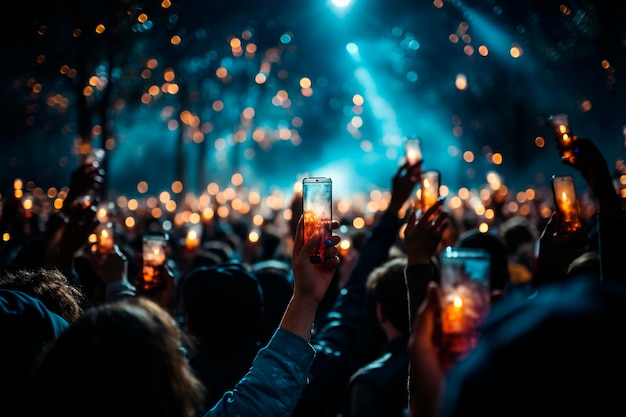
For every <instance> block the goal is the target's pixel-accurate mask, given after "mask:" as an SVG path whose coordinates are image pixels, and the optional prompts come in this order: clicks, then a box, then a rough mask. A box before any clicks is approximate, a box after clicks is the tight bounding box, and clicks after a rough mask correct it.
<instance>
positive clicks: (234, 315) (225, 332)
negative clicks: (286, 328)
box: [180, 262, 263, 351]
mask: <svg viewBox="0 0 626 417" xmlns="http://www.w3.org/2000/svg"><path fill="white" fill-rule="evenodd" d="M180 285H181V291H180V297H181V298H182V299H181V300H180V305H181V306H182V310H183V311H182V313H183V314H184V315H185V321H186V323H187V329H188V331H189V333H190V334H191V335H192V336H194V338H196V339H197V340H198V341H199V343H200V345H201V346H202V347H204V348H210V349H215V350H219V351H228V350H232V349H239V348H242V345H250V344H251V343H252V344H254V343H256V342H257V340H258V337H259V329H260V325H261V320H262V317H263V291H262V289H261V286H260V284H259V282H258V280H257V279H256V277H255V276H254V274H253V273H252V272H251V271H250V270H248V269H247V268H246V267H245V266H244V265H243V264H241V263H238V262H230V263H221V264H218V265H216V266H212V267H198V268H195V269H193V270H191V271H190V272H189V273H188V274H187V275H186V276H185V277H183V280H182V282H181V283H180Z"/></svg>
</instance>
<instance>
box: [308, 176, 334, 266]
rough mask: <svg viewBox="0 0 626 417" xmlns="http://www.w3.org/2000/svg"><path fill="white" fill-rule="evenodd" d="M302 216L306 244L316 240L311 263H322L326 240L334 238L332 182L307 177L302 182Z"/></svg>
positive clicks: (324, 178)
mask: <svg viewBox="0 0 626 417" xmlns="http://www.w3.org/2000/svg"><path fill="white" fill-rule="evenodd" d="M302 214H303V216H304V242H305V243H306V242H308V241H309V240H311V239H316V240H317V242H316V244H315V248H314V250H313V253H311V255H310V260H311V263H316V264H319V263H322V262H323V260H324V255H325V251H326V240H328V239H330V237H331V236H332V180H331V179H330V178H328V177H307V178H304V179H303V180H302Z"/></svg>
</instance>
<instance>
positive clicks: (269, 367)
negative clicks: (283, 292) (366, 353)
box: [204, 329, 315, 417]
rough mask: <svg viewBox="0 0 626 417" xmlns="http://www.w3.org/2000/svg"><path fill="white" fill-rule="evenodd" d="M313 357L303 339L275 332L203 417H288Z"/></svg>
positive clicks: (313, 353) (312, 351) (303, 384)
mask: <svg viewBox="0 0 626 417" xmlns="http://www.w3.org/2000/svg"><path fill="white" fill-rule="evenodd" d="M314 357H315V350H314V349H313V347H312V346H311V345H310V344H309V343H307V342H306V341H305V340H304V339H302V338H301V337H299V336H297V335H295V334H293V333H291V332H289V331H287V330H282V329H278V330H277V331H276V333H274V336H273V337H272V339H271V340H270V342H269V343H268V344H267V346H266V347H264V348H263V349H261V350H260V351H259V353H258V354H257V356H256V358H255V359H254V362H253V363H252V367H251V368H250V371H248V373H247V374H246V375H245V376H244V377H243V378H242V379H241V380H240V381H239V382H238V383H237V385H236V386H235V388H234V389H233V390H231V391H228V392H226V393H225V394H224V396H223V397H222V399H221V400H220V401H219V402H218V403H217V404H216V405H215V406H214V407H213V408H212V409H211V410H210V411H208V412H207V413H206V414H205V415H204V417H235V416H237V417H256V416H266V417H287V416H291V415H292V413H293V410H294V409H295V407H296V404H297V403H298V400H299V399H300V396H301V394H302V390H304V387H305V386H306V385H307V382H308V372H309V368H310V366H311V363H312V362H313V358H314Z"/></svg>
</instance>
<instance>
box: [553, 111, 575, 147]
mask: <svg viewBox="0 0 626 417" xmlns="http://www.w3.org/2000/svg"><path fill="white" fill-rule="evenodd" d="M548 120H549V121H550V125H551V126H552V134H553V135H554V139H555V141H556V147H557V149H558V150H559V152H560V153H561V156H562V157H565V158H571V157H572V151H571V149H570V147H571V145H572V143H573V142H574V141H575V140H576V137H575V136H574V134H573V133H572V128H571V126H570V123H569V117H568V116H567V114H565V113H560V114H554V115H552V116H550V117H549V118H548Z"/></svg>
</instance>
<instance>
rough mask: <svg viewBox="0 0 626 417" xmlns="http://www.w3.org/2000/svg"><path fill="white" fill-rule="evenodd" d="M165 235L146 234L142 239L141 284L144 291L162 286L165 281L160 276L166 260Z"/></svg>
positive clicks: (166, 236)
mask: <svg viewBox="0 0 626 417" xmlns="http://www.w3.org/2000/svg"><path fill="white" fill-rule="evenodd" d="M168 239H169V236H168V234H167V233H146V234H144V235H143V238H142V253H143V261H142V278H143V279H142V283H141V286H142V288H143V289H144V290H149V289H152V288H155V287H158V286H160V285H162V284H163V283H164V282H165V281H164V280H163V277H162V276H161V274H162V273H163V266H164V264H165V262H166V260H167V245H168Z"/></svg>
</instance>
